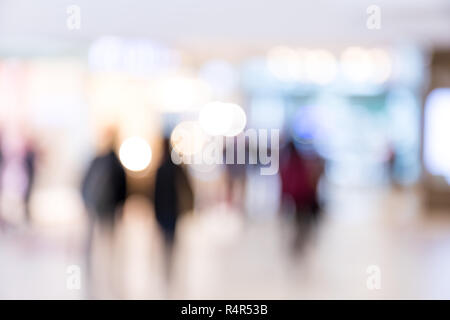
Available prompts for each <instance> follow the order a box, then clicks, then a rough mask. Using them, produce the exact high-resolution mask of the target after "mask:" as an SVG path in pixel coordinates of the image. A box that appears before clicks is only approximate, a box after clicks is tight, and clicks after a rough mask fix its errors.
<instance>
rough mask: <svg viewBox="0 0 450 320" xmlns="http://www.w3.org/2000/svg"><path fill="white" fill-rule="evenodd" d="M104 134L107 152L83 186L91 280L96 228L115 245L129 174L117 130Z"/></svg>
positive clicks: (95, 161) (97, 159) (97, 160)
mask: <svg viewBox="0 0 450 320" xmlns="http://www.w3.org/2000/svg"><path fill="white" fill-rule="evenodd" d="M103 134H104V138H103V139H102V141H103V142H105V150H104V151H103V152H100V154H99V155H97V156H96V157H95V158H94V159H93V161H92V162H91V164H90V165H89V168H88V170H87V173H86V175H85V177H84V180H83V183H82V197H83V201H84V203H85V207H86V210H87V213H88V215H89V226H88V235H87V249H86V254H87V257H86V258H87V259H86V260H87V270H88V271H87V276H88V278H89V280H91V277H92V274H91V273H92V263H91V259H92V249H93V240H94V232H95V229H96V227H97V226H98V227H99V229H100V231H101V232H100V234H101V235H102V236H104V237H106V239H107V240H108V243H109V245H112V242H113V241H114V230H115V226H116V222H117V220H118V219H119V218H120V216H121V213H122V206H123V203H124V201H125V199H126V196H127V184H126V173H125V170H124V168H123V167H122V164H121V163H120V161H119V159H118V157H117V155H116V152H115V151H114V150H115V146H116V143H117V131H116V129H115V128H108V129H106V130H105V131H104V132H103ZM108 263H112V261H111V260H110V261H108ZM109 267H110V268H111V266H109ZM110 270H111V269H110ZM88 282H89V283H90V281H88Z"/></svg>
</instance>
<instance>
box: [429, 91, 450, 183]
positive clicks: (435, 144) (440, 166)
mask: <svg viewBox="0 0 450 320" xmlns="http://www.w3.org/2000/svg"><path fill="white" fill-rule="evenodd" d="M449 122H450V88H440V89H435V90H433V91H432V92H431V93H430V95H429V96H428V98H427V102H426V106H425V128H424V129H425V137H424V138H425V139H424V140H425V141H424V162H425V167H426V168H427V170H428V172H430V173H431V174H433V175H437V176H443V177H445V178H446V179H447V182H448V183H449V184H450V148H449V147H448V141H449V140H450V126H449V125H448V124H449Z"/></svg>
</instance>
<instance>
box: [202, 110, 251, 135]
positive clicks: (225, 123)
mask: <svg viewBox="0 0 450 320" xmlns="http://www.w3.org/2000/svg"><path fill="white" fill-rule="evenodd" d="M246 123H247V117H246V115H245V112H244V110H242V108H241V107H240V106H238V105H237V104H234V103H224V102H211V103H208V104H206V105H205V106H204V107H203V108H202V110H200V114H199V124H200V126H201V128H202V129H203V131H204V132H205V133H206V134H208V135H211V136H229V137H231V136H235V135H238V134H239V133H240V132H241V131H242V130H243V129H244V128H245V125H246Z"/></svg>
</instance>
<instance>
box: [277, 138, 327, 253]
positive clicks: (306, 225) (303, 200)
mask: <svg viewBox="0 0 450 320" xmlns="http://www.w3.org/2000/svg"><path fill="white" fill-rule="evenodd" d="M321 173H322V166H321V160H320V159H319V158H318V157H309V158H308V159H307V158H306V157H305V156H303V155H301V154H300V153H299V152H298V151H297V149H296V147H295V145H294V143H293V142H292V141H290V142H289V143H288V144H287V146H286V148H285V150H284V152H283V153H282V159H281V166H280V176H281V191H282V201H283V203H284V204H286V203H291V204H293V205H294V207H295V210H294V211H295V220H296V223H297V229H296V239H295V246H296V247H297V248H298V249H302V248H303V247H304V245H305V243H306V241H307V239H308V236H309V234H310V231H311V228H312V227H313V224H314V222H315V221H316V220H317V218H318V215H319V211H320V206H319V201H318V195H317V186H318V183H319V179H320V176H321Z"/></svg>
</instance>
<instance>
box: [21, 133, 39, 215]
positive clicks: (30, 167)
mask: <svg viewBox="0 0 450 320" xmlns="http://www.w3.org/2000/svg"><path fill="white" fill-rule="evenodd" d="M23 162H24V167H25V173H26V176H27V184H26V187H25V192H24V195H23V202H24V205H25V218H26V221H27V222H28V223H30V221H31V210H30V200H31V192H32V189H33V186H34V178H35V171H36V149H35V148H34V147H33V143H32V140H31V139H28V140H27V141H26V143H25V147H24V159H23Z"/></svg>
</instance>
